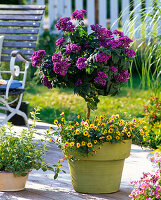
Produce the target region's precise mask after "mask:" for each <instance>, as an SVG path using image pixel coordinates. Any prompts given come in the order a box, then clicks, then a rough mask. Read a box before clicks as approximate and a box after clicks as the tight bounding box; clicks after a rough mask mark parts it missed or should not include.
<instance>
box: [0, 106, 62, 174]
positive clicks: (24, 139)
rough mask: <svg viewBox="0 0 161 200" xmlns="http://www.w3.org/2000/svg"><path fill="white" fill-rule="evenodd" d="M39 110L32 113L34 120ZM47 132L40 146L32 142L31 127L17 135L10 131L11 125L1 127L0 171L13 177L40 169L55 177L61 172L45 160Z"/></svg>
mask: <svg viewBox="0 0 161 200" xmlns="http://www.w3.org/2000/svg"><path fill="white" fill-rule="evenodd" d="M38 111H39V109H36V110H35V112H32V116H33V118H34V120H36V119H37V118H36V116H35V114H38ZM48 133H49V132H48V131H46V133H45V139H42V140H41V144H39V145H38V144H37V142H36V141H35V140H34V139H35V137H34V134H36V130H35V129H34V125H33V127H31V128H30V129H29V130H28V129H23V131H22V132H21V133H19V134H16V133H15V132H14V131H13V130H12V125H11V124H9V125H8V126H3V127H2V128H1V129H0V171H5V172H12V173H14V175H15V176H25V175H27V174H28V173H29V172H30V171H31V170H32V169H36V170H39V169H42V170H43V171H46V170H51V171H53V172H55V176H58V173H59V172H60V171H61V170H59V169H58V168H59V167H60V166H58V165H54V167H52V166H50V165H49V164H48V163H47V162H46V160H45V157H44V156H45V155H46V152H47V149H48V148H47V138H48Z"/></svg>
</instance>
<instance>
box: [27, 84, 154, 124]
mask: <svg viewBox="0 0 161 200" xmlns="http://www.w3.org/2000/svg"><path fill="white" fill-rule="evenodd" d="M151 95H152V92H151V91H149V90H139V89H131V88H128V87H124V88H122V89H121V92H120V94H119V95H117V96H114V97H111V96H107V97H104V96H100V103H99V104H98V109H97V110H95V111H92V112H91V117H94V116H95V115H101V114H109V115H111V114H116V113H119V114H126V116H128V117H129V118H133V117H143V109H144V107H143V106H144V104H146V103H147V102H148V98H149V97H150V96H151ZM24 100H25V101H28V102H29V105H30V110H32V109H33V108H34V107H36V106H40V107H41V111H40V116H39V117H40V120H42V121H44V122H48V123H53V121H54V120H55V119H56V118H60V113H61V112H64V113H65V115H66V117H67V119H70V120H71V119H73V118H75V117H76V116H77V115H78V114H79V115H81V116H83V117H85V115H86V103H85V101H84V100H83V99H82V98H81V97H79V96H77V95H74V94H73V91H72V90H69V89H57V88H56V89H51V90H49V89H47V88H46V87H43V86H35V87H34V88H33V87H31V88H28V89H27V91H26V92H25V96H24Z"/></svg>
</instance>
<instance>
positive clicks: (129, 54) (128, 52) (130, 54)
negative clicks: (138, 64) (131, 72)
mask: <svg viewBox="0 0 161 200" xmlns="http://www.w3.org/2000/svg"><path fill="white" fill-rule="evenodd" d="M125 53H127V56H128V57H134V56H135V55H136V53H135V51H134V50H132V49H125Z"/></svg>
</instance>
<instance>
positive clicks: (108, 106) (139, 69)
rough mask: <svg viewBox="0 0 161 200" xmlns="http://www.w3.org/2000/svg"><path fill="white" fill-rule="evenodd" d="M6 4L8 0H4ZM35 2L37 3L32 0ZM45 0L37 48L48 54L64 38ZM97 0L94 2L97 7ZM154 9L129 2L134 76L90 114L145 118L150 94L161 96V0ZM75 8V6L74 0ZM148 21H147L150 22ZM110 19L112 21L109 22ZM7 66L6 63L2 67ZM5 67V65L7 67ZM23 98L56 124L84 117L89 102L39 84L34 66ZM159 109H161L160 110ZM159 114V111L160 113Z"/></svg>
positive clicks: (157, 143) (12, 1)
mask: <svg viewBox="0 0 161 200" xmlns="http://www.w3.org/2000/svg"><path fill="white" fill-rule="evenodd" d="M87 1H88V0H86V1H83V8H84V9H86V8H87V7H86V5H87ZM1 3H2V4H3V3H4V4H5V1H4V2H3V0H1ZM7 3H8V4H9V3H10V4H27V3H30V1H25V0H21V1H20V0H10V1H8V2H7ZM33 3H36V2H34V1H33ZM45 3H46V6H47V7H46V13H45V16H44V27H45V29H44V30H43V32H42V34H41V36H40V38H39V40H38V43H37V47H36V49H38V50H40V49H41V50H45V51H46V52H47V53H48V54H53V53H54V52H55V41H56V40H57V39H58V38H59V37H61V33H59V32H56V31H55V28H54V24H52V26H51V25H49V22H48V1H45ZM97 3H98V1H97V0H96V1H95V6H96V7H98V5H97ZM151 3H152V6H153V10H152V11H150V12H149V13H148V12H147V10H146V9H145V8H146V1H145V0H144V1H141V4H140V8H141V10H140V11H141V12H135V11H137V9H138V8H134V0H132V1H130V2H129V5H130V7H129V19H130V20H129V21H128V22H127V23H126V31H127V34H128V35H129V37H130V38H132V39H133V40H134V43H133V46H132V48H133V50H135V51H136V57H135V58H134V59H133V62H132V64H131V66H130V72H131V77H130V79H129V80H128V82H127V83H126V84H125V85H124V86H123V88H122V89H121V91H120V93H119V94H118V95H116V96H114V97H111V96H108V97H103V96H102V97H100V103H99V104H98V109H97V110H96V111H93V112H92V113H91V117H94V116H95V115H100V114H101V115H102V114H105V115H112V114H120V115H121V116H122V118H129V119H132V118H134V117H136V118H142V119H143V118H144V117H145V115H146V113H145V109H144V105H146V104H148V103H149V99H150V98H151V96H157V97H158V98H160V97H161V58H160V57H161V56H160V55H161V35H160V29H161V23H159V21H160V18H161V3H160V1H157V0H154V1H152V0H151ZM106 4H107V28H110V27H109V24H110V11H111V10H110V0H108V1H107V2H106ZM71 5H72V10H73V11H74V9H75V1H74V0H73V1H72V4H71ZM121 5H122V1H121V0H119V1H118V17H119V18H118V29H119V30H122V29H123V28H122V27H123V25H124V24H122V13H121ZM136 13H137V15H139V16H141V18H140V23H138V24H137V26H136V21H137V17H135V16H136V15H135V14H136ZM97 18H98V13H97V9H96V10H95V22H97V21H98V19H97ZM147 20H149V21H148V23H147ZM108 22H109V23H108ZM136 32H137V33H138V32H139V33H140V36H139V37H138V38H136V37H135V35H136ZM2 67H4V66H2ZM5 67H6V66H5ZM24 101H28V102H29V111H32V110H33V109H34V107H36V106H39V107H41V110H40V116H39V118H40V120H42V121H43V122H48V123H53V121H54V120H55V119H60V118H61V116H60V114H61V113H62V112H64V113H65V115H66V118H67V119H69V120H71V119H74V118H76V116H77V115H81V116H82V117H85V114H86V103H85V101H83V100H82V98H81V97H79V96H77V95H74V94H73V91H72V90H69V89H51V90H49V89H47V88H45V87H44V86H42V85H41V83H40V77H39V74H38V73H37V72H36V68H33V67H32V66H31V67H30V69H29V73H28V79H27V89H26V92H25V95H24ZM157 112H158V111H157ZM158 113H159V112H158ZM153 139H154V140H156V141H155V145H152V147H153V148H158V146H160V142H161V133H160V135H159V136H158V135H157V137H153Z"/></svg>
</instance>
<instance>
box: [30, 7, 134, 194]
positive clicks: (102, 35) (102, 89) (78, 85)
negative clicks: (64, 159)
mask: <svg viewBox="0 0 161 200" xmlns="http://www.w3.org/2000/svg"><path fill="white" fill-rule="evenodd" d="M85 14H86V11H85V10H76V11H74V12H73V13H72V18H73V20H78V22H77V23H76V25H74V24H73V23H72V22H71V21H70V20H71V19H70V17H63V18H60V19H59V20H58V22H57V24H56V28H57V29H58V30H62V31H63V32H64V37H61V38H59V39H58V40H57V41H56V46H57V49H56V52H55V53H54V54H53V55H46V52H45V51H44V50H39V51H36V52H34V54H33V55H32V60H31V61H32V65H33V67H35V66H37V67H38V70H39V73H40V77H41V83H42V84H43V85H44V86H46V87H47V88H49V89H51V88H56V87H60V88H61V87H62V88H71V89H73V90H74V93H76V94H78V95H80V96H81V97H82V98H83V99H84V100H85V102H86V103H87V121H86V120H84V121H80V122H63V123H62V124H58V122H57V121H56V122H55V123H56V124H57V125H59V128H60V129H59V130H58V131H59V132H58V135H59V136H60V137H61V141H60V143H58V144H59V145H60V147H62V145H63V150H64V154H65V155H67V156H68V159H69V165H70V171H71V173H72V174H73V175H72V177H73V178H72V183H73V187H74V189H75V190H76V191H78V192H85V193H110V192H116V191H117V190H118V189H119V185H120V180H121V172H122V168H123V162H124V159H125V158H126V157H127V156H129V152H130V146H131V140H130V138H131V137H132V136H131V135H132V132H133V128H134V130H135V127H133V125H132V124H131V125H130V124H129V123H130V122H123V121H121V119H119V117H118V118H117V117H116V116H115V115H114V118H112V117H111V118H110V119H106V117H103V119H98V121H97V120H96V119H95V120H93V122H92V121H88V120H89V119H90V111H91V109H92V110H95V109H96V108H97V104H98V102H99V98H98V97H99V95H104V96H107V95H116V94H117V93H118V92H119V90H120V88H121V86H122V85H123V83H124V82H127V80H128V78H129V77H130V74H129V72H128V69H129V66H130V62H131V60H132V57H133V56H135V51H133V50H132V49H130V44H131V43H132V42H133V41H132V40H131V39H130V38H128V37H127V36H126V35H124V33H123V32H121V31H118V30H114V31H111V30H108V29H107V28H103V27H102V26H101V25H98V24H96V25H91V30H92V31H93V32H92V33H91V34H88V32H87V27H86V26H85V24H84V21H83V18H84V15H85ZM63 120H64V118H63V119H62V121H63ZM122 122H123V124H122ZM133 123H134V122H133ZM126 125H128V127H126ZM110 126H111V127H110ZM119 127H121V130H120V129H119ZM124 128H126V129H127V130H128V132H127V133H128V135H127V134H124V132H125V130H123V129H124ZM117 129H118V130H117ZM110 131H111V132H110ZM134 132H135V131H134ZM111 134H112V135H111ZM117 134H118V135H117ZM119 134H120V135H119ZM105 143H107V147H106V145H104V144H105ZM101 144H103V147H102V149H105V150H103V152H106V153H103V154H102V153H100V152H101V149H99V146H100V145H101ZM97 145H98V146H97ZM70 147H72V148H70ZM68 149H69V152H68ZM110 149H112V150H113V151H110ZM93 150H94V152H96V151H97V150H98V151H97V152H96V157H97V156H98V158H97V159H98V160H99V161H100V162H96V163H93V160H95V159H96V157H95V156H92V157H91V154H92V155H93ZM71 151H72V152H71ZM114 152H115V155H116V156H113V154H114ZM120 152H121V153H120ZM68 153H69V154H70V155H68ZM77 153H78V155H80V153H82V156H81V157H80V158H79V156H78V157H77ZM99 154H101V155H99ZM71 155H73V158H74V157H75V158H77V159H76V160H75V159H74V160H73V161H72V160H71V159H72V158H70V156H71ZM107 155H108V156H107ZM118 155H119V156H118ZM82 157H83V158H85V161H86V162H85V163H87V161H89V163H90V164H89V165H88V169H89V170H87V164H83V163H84V160H83V163H82ZM112 157H114V160H113V159H112ZM78 159H79V160H78ZM116 160H117V161H116ZM118 160H119V162H118ZM106 161H107V162H106ZM109 161H111V162H109ZM102 163H104V165H102ZM107 163H108V164H107ZM109 163H111V164H109ZM117 163H121V166H119V165H117ZM97 164H98V165H97ZM108 165H109V166H111V167H110V168H108V167H107V166H108ZM102 166H106V167H107V168H108V169H106V167H102ZM102 168H105V171H104V170H102ZM112 168H115V173H114V175H113V177H112V179H113V180H112V179H108V176H109V175H110V174H111V170H112ZM77 169H78V170H79V169H80V171H81V172H80V171H77ZM92 172H94V173H92ZM95 172H99V173H100V174H98V173H97V176H95ZM104 173H105V174H104ZM87 174H89V175H90V176H87V177H88V178H87V177H86V175H87ZM104 177H106V178H105V179H104ZM77 181H78V182H77ZM115 182H117V183H115Z"/></svg>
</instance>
